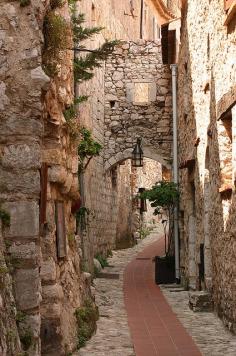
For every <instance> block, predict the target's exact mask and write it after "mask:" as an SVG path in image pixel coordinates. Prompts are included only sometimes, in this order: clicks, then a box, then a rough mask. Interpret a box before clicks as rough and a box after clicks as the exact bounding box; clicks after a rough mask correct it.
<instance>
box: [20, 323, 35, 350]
mask: <svg viewBox="0 0 236 356" xmlns="http://www.w3.org/2000/svg"><path fill="white" fill-rule="evenodd" d="M20 341H21V343H22V345H23V349H24V350H28V349H29V348H30V346H32V344H33V332H32V330H31V329H30V328H28V329H26V330H24V333H23V334H22V335H21V336H20Z"/></svg>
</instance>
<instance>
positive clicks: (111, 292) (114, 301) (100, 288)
mask: <svg viewBox="0 0 236 356" xmlns="http://www.w3.org/2000/svg"><path fill="white" fill-rule="evenodd" d="M156 239H157V234H156V233H152V234H151V235H150V236H149V237H147V238H145V239H144V240H142V241H141V242H140V243H139V244H138V245H136V246H134V247H133V248H129V249H126V250H119V251H113V256H112V257H111V258H109V259H108V261H109V264H110V265H111V266H112V267H106V268H104V269H103V273H111V274H114V275H115V274H119V279H108V278H97V279H95V281H94V285H95V288H96V303H97V305H98V307H99V313H100V318H99V320H98V323H97V332H96V335H94V336H93V337H92V339H91V340H90V341H88V343H87V345H86V346H85V347H84V348H82V349H80V350H79V352H78V353H76V354H75V355H78V356H94V355H96V356H134V355H135V353H134V348H133V343H132V340H131V336H130V331H129V327H128V322H127V315H126V310H125V306H124V297H123V272H124V269H125V267H126V266H127V264H128V263H129V262H130V261H131V260H132V259H133V258H134V257H135V255H136V254H137V253H138V252H140V251H142V250H143V248H144V247H145V246H147V245H148V244H150V243H153V242H154V241H155V240H156ZM75 355H74V356H75ZM147 356H148V355H147Z"/></svg>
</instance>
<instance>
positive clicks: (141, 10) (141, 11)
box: [140, 0, 143, 39]
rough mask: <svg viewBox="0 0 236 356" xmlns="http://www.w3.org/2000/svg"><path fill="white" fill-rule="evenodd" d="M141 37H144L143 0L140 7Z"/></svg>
mask: <svg viewBox="0 0 236 356" xmlns="http://www.w3.org/2000/svg"><path fill="white" fill-rule="evenodd" d="M140 38H141V39H142V38H143V0H141V8H140Z"/></svg>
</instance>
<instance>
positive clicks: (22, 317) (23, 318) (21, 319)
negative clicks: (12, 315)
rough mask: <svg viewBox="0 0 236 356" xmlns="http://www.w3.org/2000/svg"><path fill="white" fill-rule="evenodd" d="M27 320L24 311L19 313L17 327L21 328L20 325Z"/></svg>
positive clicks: (17, 314)
mask: <svg viewBox="0 0 236 356" xmlns="http://www.w3.org/2000/svg"><path fill="white" fill-rule="evenodd" d="M25 318H26V314H25V313H24V312H22V311H18V312H17V313H16V324H17V326H19V324H20V323H22V322H23V321H25Z"/></svg>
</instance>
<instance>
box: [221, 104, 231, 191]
mask: <svg viewBox="0 0 236 356" xmlns="http://www.w3.org/2000/svg"><path fill="white" fill-rule="evenodd" d="M218 142H219V155H220V180H221V187H220V193H222V194H225V193H226V192H230V193H231V191H232V111H231V110H228V111H227V112H226V113H224V114H223V116H222V117H221V119H220V120H219V121H218Z"/></svg>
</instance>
